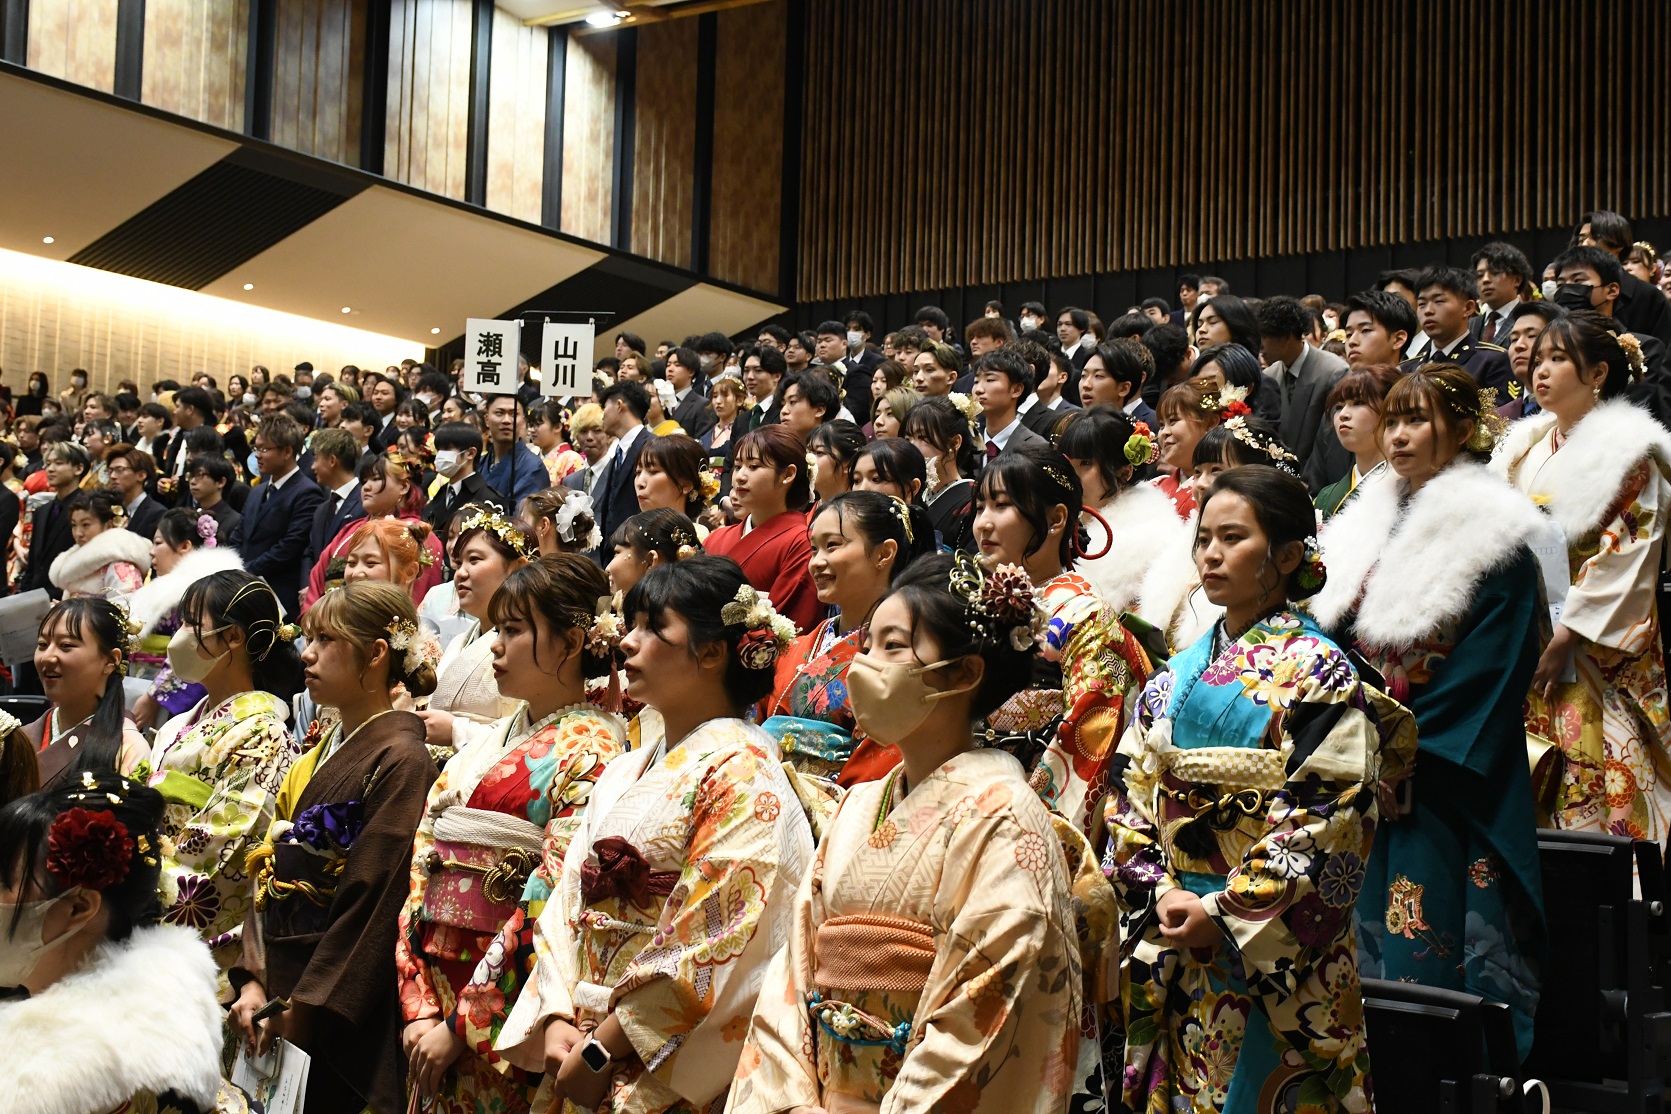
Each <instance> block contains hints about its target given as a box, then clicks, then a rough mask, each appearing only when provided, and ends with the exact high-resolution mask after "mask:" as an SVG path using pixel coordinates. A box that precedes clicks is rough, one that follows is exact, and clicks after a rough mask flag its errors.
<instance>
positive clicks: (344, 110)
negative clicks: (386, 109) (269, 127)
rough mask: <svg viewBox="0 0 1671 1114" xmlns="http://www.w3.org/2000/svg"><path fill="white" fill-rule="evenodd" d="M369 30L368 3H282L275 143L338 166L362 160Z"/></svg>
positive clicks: (342, 0)
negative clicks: (363, 89) (363, 86)
mask: <svg viewBox="0 0 1671 1114" xmlns="http://www.w3.org/2000/svg"><path fill="white" fill-rule="evenodd" d="M365 33H366V4H365V0H278V16H277V20H276V37H275V42H274V50H273V142H274V143H277V144H279V145H280V146H283V147H289V148H290V149H291V150H294V151H301V152H302V153H303V154H308V155H316V156H318V157H319V158H322V159H330V160H332V161H333V162H340V163H348V164H355V163H358V162H359V160H360V71H361V69H362V67H363V64H364V61H363V60H364V57H365Z"/></svg>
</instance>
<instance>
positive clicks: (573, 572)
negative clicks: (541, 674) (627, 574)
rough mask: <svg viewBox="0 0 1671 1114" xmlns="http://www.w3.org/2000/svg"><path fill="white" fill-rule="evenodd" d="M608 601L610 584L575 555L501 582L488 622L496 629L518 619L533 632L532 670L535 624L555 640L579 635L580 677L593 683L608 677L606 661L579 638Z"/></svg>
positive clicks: (540, 561) (547, 560) (532, 565)
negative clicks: (602, 602) (571, 633)
mask: <svg viewBox="0 0 1671 1114" xmlns="http://www.w3.org/2000/svg"><path fill="white" fill-rule="evenodd" d="M608 598H609V578H608V577H607V576H605V575H604V572H603V570H602V569H601V568H599V567H598V564H597V562H596V561H593V560H592V559H591V558H589V557H582V556H580V555H579V554H576V553H553V554H549V555H547V556H545V557H539V558H536V559H534V560H533V561H530V562H528V564H526V565H524V566H522V568H520V569H517V570H516V571H515V572H513V573H511V575H509V576H507V577H506V578H505V582H504V583H503V584H501V585H499V590H498V591H497V592H495V593H493V599H492V600H491V601H489V603H488V605H487V616H488V622H490V623H492V624H493V625H494V626H495V627H498V626H500V625H501V624H503V623H504V622H505V621H506V620H507V619H520V620H522V621H523V622H525V623H527V624H528V625H529V626H530V627H532V628H533V630H534V634H535V638H534V664H535V665H539V664H540V647H539V628H540V625H541V623H540V621H539V620H543V622H544V626H545V627H546V628H547V629H548V630H549V631H550V632H551V637H552V638H553V639H556V640H560V639H561V638H562V637H563V635H564V634H566V633H567V632H569V631H571V630H578V631H580V632H581V635H582V636H583V637H582V639H581V659H580V660H581V676H582V677H596V676H600V675H601V674H604V673H607V672H609V665H610V661H609V657H608V655H607V654H598V653H596V652H595V651H594V650H593V648H592V647H591V645H590V643H589V642H588V640H587V639H586V638H585V637H584V635H585V634H586V631H587V630H588V628H590V627H591V625H592V622H593V620H594V619H595V618H596V616H597V610H598V601H599V600H607V599H608ZM536 616H537V617H538V619H536ZM540 668H542V669H543V668H544V666H540Z"/></svg>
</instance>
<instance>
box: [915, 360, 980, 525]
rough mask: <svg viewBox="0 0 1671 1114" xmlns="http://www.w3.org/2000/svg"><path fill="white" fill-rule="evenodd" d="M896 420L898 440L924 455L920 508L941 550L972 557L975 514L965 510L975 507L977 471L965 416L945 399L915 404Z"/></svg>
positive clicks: (969, 429)
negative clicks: (921, 504) (930, 523)
mask: <svg viewBox="0 0 1671 1114" xmlns="http://www.w3.org/2000/svg"><path fill="white" fill-rule="evenodd" d="M913 393H914V392H913ZM899 418H900V422H901V424H900V429H899V435H900V436H901V437H903V438H905V439H906V440H907V441H909V442H911V444H913V445H915V446H917V451H918V452H920V453H922V454H923V466H924V469H925V471H926V475H927V481H926V483H925V484H924V485H923V494H922V499H923V505H924V506H925V507H926V508H927V509H928V519H929V521H930V522H932V523H933V524H934V532H935V533H936V534H937V535H939V538H940V545H941V546H942V547H943V548H945V549H960V550H964V551H965V552H972V551H973V550H974V548H975V543H974V538H973V535H972V534H971V533H970V523H971V522H972V521H973V520H974V513H973V511H971V509H970V504H971V503H973V502H974V498H975V477H976V476H977V475H979V474H980V467H981V465H980V456H979V454H978V453H977V452H976V451H975V433H974V430H973V429H971V428H970V426H969V416H968V415H967V414H965V413H964V412H963V411H962V410H959V409H958V408H957V405H956V404H955V403H953V402H952V400H951V399H949V398H919V400H918V401H917V402H916V403H915V404H914V405H912V407H911V408H910V409H909V410H907V411H906V412H905V413H904V414H901V415H899Z"/></svg>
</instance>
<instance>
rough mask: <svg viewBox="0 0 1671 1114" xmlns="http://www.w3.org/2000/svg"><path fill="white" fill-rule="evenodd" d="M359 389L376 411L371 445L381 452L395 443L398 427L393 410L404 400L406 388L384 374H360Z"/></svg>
mask: <svg viewBox="0 0 1671 1114" xmlns="http://www.w3.org/2000/svg"><path fill="white" fill-rule="evenodd" d="M360 389H361V390H362V391H363V392H364V394H365V400H366V401H367V402H369V403H371V408H372V409H373V410H376V411H377V427H376V429H375V430H374V431H373V432H372V435H371V447H372V448H374V449H376V450H377V451H378V452H382V451H383V450H384V449H386V448H388V447H389V446H390V445H392V444H394V443H395V438H397V437H399V436H400V428H399V427H398V426H396V425H395V410H396V408H397V407H399V406H400V404H401V403H402V402H403V401H405V400H404V399H403V398H402V396H403V395H404V394H405V393H406V388H405V387H402V386H401V385H400V384H399V383H396V382H395V381H394V380H393V379H390V378H389V377H388V376H386V375H362V376H360Z"/></svg>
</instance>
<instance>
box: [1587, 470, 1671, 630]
mask: <svg viewBox="0 0 1671 1114" xmlns="http://www.w3.org/2000/svg"><path fill="white" fill-rule="evenodd" d="M1668 496H1671V487H1668V485H1667V484H1666V481H1665V477H1664V476H1662V475H1661V474H1660V472H1659V469H1658V468H1656V467H1654V466H1652V464H1651V463H1650V462H1643V463H1642V464H1640V465H1639V466H1638V467H1637V468H1636V470H1635V471H1633V472H1632V473H1631V474H1630V475H1629V476H1628V477H1626V479H1625V483H1624V486H1623V487H1622V488H1621V489H1620V490H1619V494H1618V496H1617V497H1616V498H1615V499H1614V500H1613V504H1612V506H1611V508H1610V509H1609V511H1608V520H1607V522H1606V523H1605V524H1604V525H1603V526H1602V528H1601V534H1600V537H1599V538H1597V539H1596V551H1595V552H1594V553H1592V554H1590V555H1589V556H1587V557H1586V558H1585V559H1584V562H1583V564H1582V565H1580V566H1579V567H1578V569H1577V571H1576V572H1575V573H1574V575H1573V580H1572V587H1571V588H1570V589H1568V591H1567V597H1566V605H1565V607H1564V608H1563V609H1562V611H1561V625H1562V626H1564V627H1566V628H1567V629H1568V630H1570V631H1572V632H1573V633H1574V634H1577V635H1580V636H1582V637H1583V638H1586V639H1588V640H1589V641H1591V642H1594V643H1596V644H1598V645H1601V646H1606V647H1608V648H1609V649H1613V650H1619V651H1621V652H1623V653H1626V654H1631V655H1635V654H1640V653H1641V652H1642V651H1644V650H1646V649H1647V648H1648V646H1649V644H1650V643H1651V642H1652V641H1653V640H1654V639H1656V638H1658V637H1659V632H1658V629H1657V626H1656V624H1655V623H1654V588H1655V585H1656V584H1657V583H1658V573H1659V559H1660V550H1661V547H1662V546H1663V545H1664V541H1665V521H1664V514H1665V507H1666V501H1667V497H1668ZM1576 540H1578V539H1569V541H1576Z"/></svg>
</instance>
